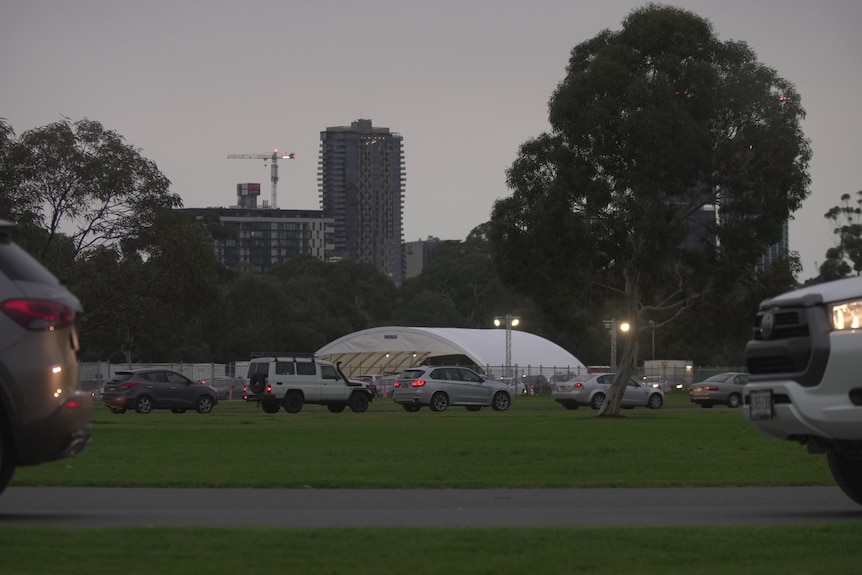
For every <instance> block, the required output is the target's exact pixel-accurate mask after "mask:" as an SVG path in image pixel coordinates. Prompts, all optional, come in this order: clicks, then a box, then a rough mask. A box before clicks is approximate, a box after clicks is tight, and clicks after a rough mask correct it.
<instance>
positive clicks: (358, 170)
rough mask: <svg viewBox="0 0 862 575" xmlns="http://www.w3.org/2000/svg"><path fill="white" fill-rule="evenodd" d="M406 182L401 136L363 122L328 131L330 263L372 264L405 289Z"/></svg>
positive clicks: (324, 159)
mask: <svg viewBox="0 0 862 575" xmlns="http://www.w3.org/2000/svg"><path fill="white" fill-rule="evenodd" d="M405 181H406V180H405V172H404V149H403V142H402V138H401V136H400V135H399V134H397V133H395V132H390V131H389V128H375V127H372V125H371V120H362V119H360V120H357V121H355V122H352V123H351V124H350V126H337V127H330V128H326V130H325V131H322V132H321V133H320V161H319V164H318V186H319V193H320V205H321V208H322V210H323V216H324V217H325V218H327V219H329V220H331V221H333V222H334V225H333V230H334V231H333V235H332V244H333V249H332V250H328V251H327V259H329V260H330V261H339V260H354V261H360V262H365V263H370V264H372V265H374V267H376V268H377V269H378V270H379V271H380V272H381V273H383V274H384V275H386V276H387V277H388V278H390V279H391V280H392V281H393V282H394V283H395V284H396V285H401V282H402V281H403V280H404V277H405V269H404V254H403V252H402V236H403V212H404V191H405Z"/></svg>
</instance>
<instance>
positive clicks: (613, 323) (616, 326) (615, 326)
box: [602, 319, 631, 373]
mask: <svg viewBox="0 0 862 575" xmlns="http://www.w3.org/2000/svg"><path fill="white" fill-rule="evenodd" d="M602 323H603V324H604V325H605V327H606V328H607V329H609V330H610V331H611V371H613V372H615V373H616V371H617V331H618V330H619V331H621V332H623V333H626V332H628V330H629V328H630V327H631V326H630V325H629V322H627V321H622V322H618V321H617V320H615V319H606V320H603V321H602Z"/></svg>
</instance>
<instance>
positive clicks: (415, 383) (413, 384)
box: [410, 379, 425, 387]
mask: <svg viewBox="0 0 862 575" xmlns="http://www.w3.org/2000/svg"><path fill="white" fill-rule="evenodd" d="M423 385H425V380H424V379H417V380H414V381H411V382H410V387H422V386H423Z"/></svg>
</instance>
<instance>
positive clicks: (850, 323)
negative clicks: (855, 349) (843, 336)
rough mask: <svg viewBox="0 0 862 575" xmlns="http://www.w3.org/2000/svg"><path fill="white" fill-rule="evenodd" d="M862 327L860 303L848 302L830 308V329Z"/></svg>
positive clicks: (861, 304) (861, 307) (861, 305)
mask: <svg viewBox="0 0 862 575" xmlns="http://www.w3.org/2000/svg"><path fill="white" fill-rule="evenodd" d="M860 327H862V301H850V302H847V303H841V304H837V305H834V306H832V329H835V330H842V329H859V328H860Z"/></svg>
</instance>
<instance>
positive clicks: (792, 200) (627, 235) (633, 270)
mask: <svg viewBox="0 0 862 575" xmlns="http://www.w3.org/2000/svg"><path fill="white" fill-rule="evenodd" d="M566 72H567V74H566V76H565V78H564V79H563V80H562V81H561V82H560V84H559V85H558V87H557V88H556V90H555V91H554V93H553V94H552V96H551V99H550V103H549V120H550V124H551V131H550V132H549V133H543V134H540V135H539V136H537V137H535V138H533V139H530V140H528V141H527V142H525V143H524V144H523V145H522V146H521V147H520V151H519V155H518V158H517V159H516V160H515V161H514V163H513V164H512V166H511V167H510V168H509V170H508V171H507V184H508V186H509V188H510V189H511V190H512V195H511V196H509V197H506V198H503V199H501V200H498V201H497V202H496V203H495V205H494V208H493V212H492V217H491V228H490V232H489V237H490V239H491V241H492V245H493V248H494V256H495V261H496V263H497V266H498V269H499V270H500V273H501V276H502V277H503V279H504V281H505V282H507V283H508V284H509V285H512V286H514V287H515V288H516V289H518V290H520V291H522V292H523V293H526V294H528V295H529V296H531V297H532V298H533V299H534V300H535V301H536V302H537V304H539V305H541V306H542V307H543V309H544V310H545V311H546V313H551V311H552V310H553V311H555V312H556V313H557V315H558V317H559V321H561V322H562V321H566V322H570V323H577V322H578V321H579V320H580V321H588V322H596V321H597V320H598V314H610V315H612V316H613V317H617V318H624V319H625V320H627V321H628V322H629V323H630V324H631V327H632V331H633V333H634V334H637V333H638V332H639V331H640V330H645V329H649V321H650V320H652V321H654V325H655V326H657V327H659V328H661V327H663V326H667V325H669V324H670V323H671V322H674V321H676V320H678V319H679V318H681V317H683V316H684V314H685V313H686V312H687V311H688V310H692V309H694V308H697V307H698V306H700V307H701V308H703V309H708V308H709V307H710V305H711V304H710V303H709V300H710V298H719V301H721V305H722V306H724V314H725V315H726V314H727V312H728V311H729V308H733V307H734V306H744V305H750V301H751V299H752V294H755V293H758V292H759V291H762V290H763V289H764V287H763V285H764V284H763V283H762V278H761V277H760V276H759V275H758V273H757V264H758V262H759V261H760V259H761V257H762V256H763V255H764V254H765V253H766V251H767V249H768V248H769V246H771V245H773V244H775V243H777V242H778V241H779V239H780V238H781V234H782V230H783V226H784V225H786V222H787V220H788V219H789V218H790V215H791V214H792V213H793V212H794V211H795V210H797V209H798V208H799V207H800V206H801V202H802V200H803V199H804V198H805V197H806V196H807V195H808V193H809V192H808V186H809V182H810V177H809V174H808V163H809V160H810V157H811V149H810V144H809V142H808V140H807V139H806V138H805V137H804V135H803V133H802V130H801V127H800V121H801V120H802V118H804V110H803V108H802V105H801V99H800V96H799V94H798V93H797V92H796V90H795V88H794V86H793V85H792V84H791V83H790V82H788V81H786V80H784V79H783V78H781V77H779V76H778V75H777V73H776V72H775V71H774V70H773V69H771V68H769V67H767V66H765V65H763V64H761V63H759V62H757V60H756V56H755V54H754V52H753V51H752V50H751V49H750V48H749V46H748V45H747V44H745V43H744V42H739V41H720V40H719V39H718V37H717V36H716V34H715V32H714V30H713V27H712V25H711V24H710V23H709V21H707V20H705V19H703V18H701V17H699V16H697V15H695V14H692V13H690V12H688V11H685V10H682V9H679V8H674V7H668V6H662V5H657V4H650V5H647V6H645V7H643V8H640V9H637V10H634V11H633V12H631V13H630V14H629V15H628V16H627V17H626V18H625V19H624V20H623V23H622V29H621V30H619V31H610V30H604V31H602V32H600V33H599V34H598V35H597V36H595V37H594V38H592V39H589V40H587V41H585V42H583V43H581V44H579V45H577V46H575V48H574V49H573V50H572V52H571V57H570V59H569V63H568V66H567V70H566ZM773 265H784V267H785V269H791V268H792V261H786V262H784V263H783V264H782V263H781V262H778V263H775V264H773ZM768 277H769V278H771V279H773V280H774V279H776V278H777V279H778V280H779V281H786V280H787V278H788V274H774V273H772V274H771V275H769V276H768ZM712 301H713V303H714V302H715V300H714V299H713V300H712ZM637 356H638V338H637V337H626V338H623V353H622V361H621V363H620V366H619V369H618V370H617V377H616V379H615V382H614V385H613V386H612V391H611V394H610V397H609V398H608V401H607V402H606V404H605V408H604V409H603V414H605V415H617V414H618V410H619V403H620V401H621V399H622V391H623V386H624V384H625V381H626V380H627V379H628V378H629V376H630V374H631V373H632V371H633V369H634V367H635V365H636V361H637Z"/></svg>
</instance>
